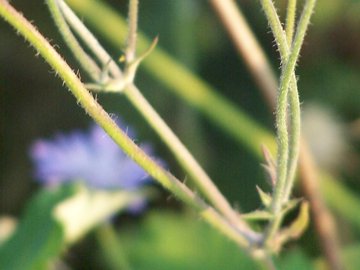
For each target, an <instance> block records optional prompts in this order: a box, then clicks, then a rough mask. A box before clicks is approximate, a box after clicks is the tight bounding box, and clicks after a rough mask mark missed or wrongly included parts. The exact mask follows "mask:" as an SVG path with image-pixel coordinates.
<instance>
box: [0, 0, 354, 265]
mask: <svg viewBox="0 0 360 270" xmlns="http://www.w3.org/2000/svg"><path fill="white" fill-rule="evenodd" d="M106 2H107V3H108V4H110V5H112V6H113V7H114V9H116V10H118V11H119V12H120V13H122V14H124V15H125V14H126V9H127V1H125V0H121V1H119V0H111V1H110V0H107V1H106ZM237 2H238V4H239V5H240V6H241V7H242V9H243V12H244V14H245V16H246V18H247V19H248V21H249V23H250V25H251V27H252V29H253V30H254V32H255V34H256V36H257V37H258V39H259V40H260V43H261V44H262V45H263V47H264V49H265V51H266V53H267V54H268V56H269V59H270V60H271V62H272V65H273V67H274V70H275V71H276V72H278V71H279V61H278V60H279V56H278V54H277V51H276V50H275V44H274V42H273V37H272V35H271V33H270V31H269V28H268V26H267V23H266V21H265V16H264V15H263V13H262V11H261V9H260V5H259V3H258V2H257V1H253V0H238V1H237ZM276 2H277V4H278V7H279V11H280V12H283V11H284V10H285V4H286V0H281V1H276ZM300 2H302V1H300ZM140 3H141V5H140V21H139V28H140V29H141V30H142V31H143V32H145V33H146V34H147V35H148V36H149V37H155V36H156V35H159V38H160V41H159V46H160V47H161V48H163V49H165V50H166V51H167V52H169V53H170V54H171V55H172V56H174V57H175V58H176V59H178V61H179V62H181V63H183V64H184V65H185V66H187V67H188V68H189V69H190V70H192V71H194V72H195V73H196V74H198V75H199V76H200V77H201V78H203V79H204V80H206V81H207V82H209V83H210V84H211V85H213V86H215V87H216V89H219V91H221V94H222V95H224V96H226V97H227V98H229V99H231V100H232V101H233V102H235V103H236V104H238V106H240V107H241V108H243V109H244V110H245V111H246V112H247V113H248V114H249V115H251V116H252V117H254V118H255V119H256V120H257V121H258V122H259V123H260V124H262V125H264V126H265V127H267V128H268V129H270V130H272V131H274V125H273V115H272V114H270V113H269V112H268V109H267V105H266V104H265V102H264V101H263V99H262V97H261V94H260V92H259V90H258V89H257V88H256V86H255V83H254V81H253V80H252V78H251V77H250V75H249V72H248V71H247V69H246V67H245V65H244V63H243V62H242V60H241V59H240V58H239V57H238V56H237V53H236V51H235V49H234V47H233V45H232V43H231V41H230V39H229V37H228V35H227V33H226V32H225V31H224V28H223V26H222V25H221V23H220V21H219V20H218V18H217V17H216V15H215V13H214V11H213V10H212V9H211V7H210V5H209V3H208V2H207V1H200V0H174V1H168V0H152V1H140ZM12 4H13V5H14V6H15V7H16V8H17V9H18V10H21V11H22V12H23V13H24V14H25V16H26V17H27V18H28V19H30V20H32V21H33V22H34V23H35V25H37V27H38V29H39V30H40V31H41V32H42V33H43V34H44V35H45V36H46V37H47V38H48V39H50V40H52V41H51V42H52V44H56V45H57V46H58V49H59V50H60V51H61V52H62V53H63V56H64V58H65V59H66V60H67V61H68V62H69V63H70V65H71V66H72V67H73V68H74V69H75V70H76V69H78V65H77V63H76V62H75V61H74V59H73V57H72V56H71V54H70V53H69V51H68V50H67V48H66V46H65V44H64V43H63V41H62V39H61V38H60V36H59V34H58V33H57V32H56V29H55V27H54V24H53V22H52V20H51V18H50V16H49V12H48V10H47V7H46V6H45V4H44V3H43V2H42V1H21V0H13V1H12ZM359 14H360V1H357V0H332V1H326V0H319V1H318V5H317V8H316V12H315V15H314V17H313V20H312V22H313V24H312V26H311V28H310V31H309V33H308V35H307V38H306V42H305V45H304V48H303V50H302V56H301V60H300V64H299V65H298V69H297V74H298V76H299V90H300V95H301V100H302V108H303V111H304V132H305V136H307V138H308V140H309V141H310V145H312V146H313V151H314V155H315V157H316V158H317V159H318V160H317V161H318V164H320V166H322V167H323V168H325V169H327V170H330V171H331V172H332V173H333V174H335V175H336V176H339V177H340V178H341V179H343V181H344V183H345V184H346V185H347V186H349V187H351V189H352V190H353V191H354V192H355V193H357V194H360V179H359V175H360V166H359V162H360V159H359V150H360V148H359V146H360V143H359V142H360V117H359V115H360V106H359V104H360V91H359V85H360V64H359V63H360V50H359V46H360V16H359ZM94 16H96V15H94ZM99 20H101V18H99ZM101 42H102V43H103V44H104V46H105V47H106V48H107V49H108V50H109V51H110V52H111V54H112V55H113V56H114V57H115V58H117V57H118V56H120V54H121V49H122V48H114V47H111V45H110V44H107V43H106V42H105V41H103V40H101ZM83 79H84V80H85V81H86V80H87V78H86V77H85V76H83ZM136 83H137V85H138V86H139V88H140V89H141V90H142V92H143V93H144V95H145V96H146V97H147V98H148V99H149V100H150V102H151V103H152V104H153V105H154V107H155V108H156V109H157V110H158V111H159V113H160V115H162V116H163V117H164V119H165V120H166V122H167V123H168V124H169V125H170V127H172V128H173V129H174V130H175V132H176V133H177V134H178V135H179V137H180V138H181V139H182V141H183V142H185V144H186V145H187V146H188V147H189V148H190V149H191V151H192V152H193V154H194V155H195V157H197V158H198V160H199V161H200V163H201V164H202V165H203V166H204V167H205V169H206V171H208V173H209V175H210V176H211V177H212V178H213V179H214V180H215V181H216V184H217V185H218V186H219V187H220V189H221V190H222V191H223V192H224V194H225V195H226V196H227V197H228V198H229V199H230V200H231V201H232V202H234V203H235V204H236V205H239V206H241V209H242V210H244V211H249V210H251V209H254V208H257V207H258V206H259V205H260V204H259V200H258V197H257V193H256V190H255V185H260V186H262V187H264V188H266V189H267V188H269V187H268V186H267V183H266V181H265V180H264V179H265V176H264V172H263V170H262V168H261V166H260V164H259V162H258V160H257V159H256V158H255V157H254V156H253V155H251V154H249V152H248V151H247V150H246V149H245V148H242V147H239V146H238V144H236V143H234V141H233V140H232V139H231V138H229V137H228V136H227V135H226V134H224V133H223V132H221V131H220V130H218V128H217V127H215V126H214V125H213V124H211V123H209V122H208V121H207V120H206V119H205V118H204V117H202V116H201V115H200V114H199V113H198V112H196V111H195V110H194V109H193V108H191V107H189V106H188V105H186V104H185V103H184V102H182V101H180V100H178V99H177V98H176V97H175V96H173V95H171V94H170V93H169V92H168V91H166V89H164V87H163V86H162V85H161V84H159V83H158V82H157V81H156V80H154V79H153V78H152V77H151V76H150V75H149V74H147V73H146V71H144V70H143V69H142V68H140V70H139V73H138V75H137V78H136ZM98 100H99V101H100V102H101V104H103V105H104V107H105V108H106V109H107V110H108V111H109V112H111V113H113V114H114V115H118V116H120V117H121V118H124V119H125V120H126V122H128V123H129V124H131V126H133V127H134V128H135V129H136V130H137V133H138V135H139V140H146V141H151V142H152V143H153V144H154V146H155V149H156V151H157V153H158V154H159V155H160V156H162V157H163V158H164V159H165V160H166V161H167V162H168V164H169V167H170V170H171V171H172V172H173V173H174V174H175V175H177V176H179V178H180V179H186V176H185V175H184V174H183V172H182V170H181V169H180V168H179V167H178V166H177V164H176V162H175V160H174V159H173V158H172V157H171V154H170V153H169V152H168V150H166V149H165V147H164V146H163V144H162V143H161V142H160V140H159V139H158V138H157V136H156V135H155V134H154V132H153V131H151V130H150V128H149V127H148V125H147V124H146V123H145V122H144V121H143V120H142V119H141V117H140V116H139V115H138V114H137V112H136V111H135V110H134V109H133V108H131V106H129V104H128V103H127V102H126V100H125V99H124V98H122V97H121V96H117V95H99V96H98ZM89 123H90V120H89V118H88V117H87V116H86V115H85V114H84V112H83V110H82V109H81V108H80V107H79V106H77V104H76V102H75V100H74V98H73V97H72V96H71V95H70V94H69V93H68V91H67V90H66V89H65V88H64V87H62V84H61V81H60V80H58V79H57V78H55V76H54V74H53V72H52V71H50V69H49V67H48V66H47V65H46V64H44V61H43V60H42V59H40V58H39V57H36V56H34V51H33V50H32V49H30V48H29V46H28V44H26V43H24V42H23V40H21V38H19V37H18V36H16V35H15V34H14V31H13V30H12V29H11V28H10V27H9V26H8V25H6V24H5V23H4V22H3V21H0V214H1V215H13V216H19V214H20V213H22V211H23V209H24V205H25V204H26V202H27V201H28V200H29V198H30V197H31V195H32V194H33V192H34V191H35V190H37V189H38V188H39V186H38V184H37V183H36V181H35V179H33V177H32V167H31V163H30V160H29V156H28V150H29V145H30V144H31V143H32V142H33V141H34V140H35V139H37V138H39V137H49V136H52V135H53V134H55V133H57V132H59V131H68V130H72V129H82V128H86V127H88V126H89ZM259 147H260V146H259ZM296 192H297V193H298V194H301V191H300V190H297V191H296ZM167 196H168V195H166V194H164V196H163V200H159V201H157V202H155V203H154V205H153V206H151V208H154V209H158V208H161V209H163V210H164V211H165V209H166V211H170V212H171V213H169V214H166V215H163V214H159V213H161V211H160V210H156V213H155V214H144V216H143V217H138V218H136V219H134V218H132V217H127V216H125V217H124V216H121V217H119V220H117V222H118V223H119V224H120V227H125V229H124V230H125V231H121V230H122V229H121V230H120V231H121V233H120V235H121V237H123V238H124V241H123V244H124V247H123V248H124V249H126V250H128V252H130V251H131V250H137V252H133V253H132V255H131V254H129V257H130V258H132V259H133V261H134V262H138V264H139V265H136V267H135V269H201V268H199V267H198V266H196V264H191V262H189V266H187V265H186V263H187V262H185V261H183V263H181V260H182V259H183V258H185V257H186V256H189V254H190V253H191V254H193V256H195V255H194V254H197V252H198V253H199V256H200V257H201V256H205V257H203V258H202V259H201V258H198V259H197V260H196V259H194V261H193V262H192V263H195V261H197V263H199V262H203V263H205V262H206V263H210V262H211V263H214V264H215V266H216V257H213V255H214V254H217V252H220V251H219V249H215V248H214V247H213V246H212V244H211V243H214V245H215V246H216V245H217V243H218V241H220V242H221V241H222V242H223V243H222V244H221V246H222V247H224V250H223V251H221V252H224V254H226V256H227V257H228V258H232V255H231V254H233V253H234V256H235V255H236V252H234V251H233V250H234V247H233V246H231V244H230V243H227V241H226V240H225V241H224V240H219V239H218V238H216V236H211V237H212V238H211V237H210V238H209V236H207V235H206V234H207V233H208V232H207V230H209V229H207V227H206V226H203V224H198V223H193V222H192V221H193V220H195V219H194V218H192V219H190V220H189V218H188V217H187V216H188V215H190V216H191V215H192V214H188V213H187V212H185V214H184V215H185V217H180V216H179V215H174V213H173V212H179V211H180V209H181V207H180V206H179V205H178V204H177V203H176V202H175V200H173V199H171V200H170V201H169V200H168V198H167ZM300 196H301V195H300ZM153 211H155V210H153ZM181 211H184V210H181ZM177 219H178V221H176V220H177ZM182 219H183V220H182ZM179 222H180V223H179ZM183 223H184V224H183ZM337 223H338V225H339V228H341V230H340V235H341V239H342V244H343V245H344V246H346V245H348V244H351V245H354V244H356V243H357V242H358V241H359V237H360V231H359V230H358V229H355V228H353V227H351V225H350V224H348V222H347V221H345V220H341V219H338V220H337ZM159 224H160V225H159ZM165 224H167V225H168V226H166V225H165ZM180 224H181V225H180ZM160 227H161V228H166V229H164V231H159V230H160ZM199 228H200V229H199ZM204 228H205V229H204ZM182 229H183V230H182ZM126 230H127V231H126ZM129 230H130V231H129ZM179 231H181V232H179ZM186 231H189V232H188V233H185V232H186ZM182 234H184V237H183V236H182ZM191 235H193V236H191ZM150 236H151V237H152V238H151V239H148V238H149V237H150ZM168 237H173V238H171V239H173V240H171V241H174V242H177V243H179V246H178V247H175V246H172V248H169V249H167V248H166V247H170V246H171V244H170V242H169V244H168V245H167V246H165V247H163V246H161V245H166V242H165V241H170V240H169V238H168ZM185 237H189V240H188V241H189V242H190V241H194V238H196V239H197V241H198V242H197V244H196V245H194V246H192V245H190V243H189V244H188V245H187V244H186V240H185V239H184V238H185ZM214 237H215V238H214ZM94 238H95V236H94V235H92V236H90V237H87V238H86V239H84V240H82V241H81V242H80V243H79V244H77V245H76V246H75V247H74V248H73V252H74V254H78V255H79V256H80V258H86V260H88V259H89V258H90V257H91V256H89V254H92V253H94V252H96V250H97V249H96V248H93V246H94V245H96V244H95V242H96V241H95V239H94ZM213 238H214V239H213ZM144 239H145V240H146V242H145V243H146V244H144V245H143V243H144V242H143V241H144ZM166 239H167V240H166ZM162 240H164V241H162ZM181 245H185V246H183V247H182V246H181ZM227 245H230V247H226V246H227ZM128 247H129V249H127V248H128ZM176 248H177V249H178V250H172V249H176ZM190 248H191V249H190ZM196 249H198V250H196ZM203 249H206V250H207V251H206V253H205V254H207V255H204V254H203V253H202V252H201V251H202V250H203ZM213 249H215V250H213ZM300 249H301V251H299V250H300ZM94 250H95V251H94ZM129 250H130V251H129ZM149 250H154V254H153V255H154V256H152V257H151V258H149V257H147V258H143V259H134V258H133V257H131V256H135V257H136V256H140V257H141V256H145V255H144V254H143V252H145V253H146V252H149ZM184 250H186V252H185V253H186V254H185V253H184V254H183V253H181V252H184ZM294 250H295V251H296V252H295V255H293V257H291V256H290V255H289V256H288V257H287V258H288V259H287V260H290V258H294V260H295V261H296V260H300V261H301V262H302V263H305V265H306V260H301V259H298V258H299V257H301V258H303V257H306V256H310V257H311V259H313V258H316V257H317V256H318V255H320V254H321V252H320V251H319V250H318V244H317V243H316V237H314V231H313V229H312V228H310V229H309V230H308V231H307V233H306V234H305V236H304V237H303V238H302V239H301V240H300V241H299V242H298V243H294V244H291V245H290V248H289V251H288V252H290V254H291V252H294ZM157 252H159V253H157ZM161 252H169V253H171V252H173V253H174V254H180V255H181V257H180V258H175V257H171V256H170V255H169V257H168V256H165V255H164V253H161ZM178 252H180V253H178ZM159 254H160V255H159ZM161 254H163V255H161ZM304 254H307V255H306V256H305V255H304ZM180 255H179V256H180ZM219 256H220V257H221V255H219ZM226 256H225V255H224V257H223V258H225V257H226ZM75 257H76V255H73V254H72V253H71V252H69V253H68V254H67V256H66V259H67V260H68V261H69V262H70V264H73V265H79V264H80V263H81V261H83V259H80V260H79V258H77V259H76V258H75ZM145 257H146V256H145ZM235 257H236V256H235ZM353 257H355V256H353ZM164 258H167V259H168V260H171V258H172V259H173V260H174V261H177V260H179V263H180V264H179V266H176V265H174V261H173V262H172V263H171V262H166V261H164ZM209 258H211V259H212V260H210V261H209ZM92 260H93V261H95V262H94V263H89V265H92V266H91V267H93V268H90V266H89V268H86V269H104V268H99V267H100V266H99V265H101V259H99V261H97V258H96V257H95V258H94V257H93V258H92ZM147 260H150V261H147ZM234 260H235V263H234V267H233V268H232V266H231V267H230V265H231V263H232V260H231V259H229V261H228V262H229V268H227V269H237V268H236V267H235V265H236V263H238V262H239V258H237V259H234ZM309 260H310V259H309ZM219 261H221V260H219ZM159 262H164V263H165V264H166V263H168V265H169V266H170V265H171V268H166V267H165V266H164V265H163V266H156V265H154V266H153V267H152V268H146V267H145V268H144V266H143V265H141V263H145V265H152V264H156V263H159ZM249 263H250V264H251V262H249ZM96 265H97V266H96ZM190 265H191V266H190ZM202 265H204V264H202ZM185 266H186V267H185ZM215 266H213V267H214V268H211V269H218V268H219V267H220V266H221V264H220V266H219V265H218V267H215ZM161 267H165V268H161ZM249 267H250V266H249ZM79 269H81V268H79ZM203 269H210V266H209V267H205V268H203ZM244 269H251V268H244ZM284 269H286V266H284ZM288 269H290V268H288ZM291 269H295V268H291ZM299 269H304V268H299Z"/></svg>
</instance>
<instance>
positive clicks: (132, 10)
mask: <svg viewBox="0 0 360 270" xmlns="http://www.w3.org/2000/svg"><path fill="white" fill-rule="evenodd" d="M138 8H139V1H138V0H130V2H129V13H128V21H129V22H128V24H129V30H128V31H129V34H128V38H127V42H126V43H127V44H126V62H128V63H131V62H132V61H133V60H134V59H135V55H136V38H137V25H138Z"/></svg>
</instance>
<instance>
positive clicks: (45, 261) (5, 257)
mask: <svg viewBox="0 0 360 270" xmlns="http://www.w3.org/2000/svg"><path fill="white" fill-rule="evenodd" d="M73 192H74V190H73V188H71V187H69V186H67V187H60V188H58V189H52V190H41V191H40V192H39V193H37V194H36V196H35V197H34V198H33V199H32V200H31V201H30V203H29V204H28V207H27V208H26V210H25V214H24V216H23V218H22V219H21V220H20V222H19V224H18V227H17V229H16V231H15V232H14V234H13V235H12V237H11V238H10V239H8V240H7V241H6V242H5V243H4V244H3V245H2V246H1V247H0V265H1V269H2V270H30V269H31V270H41V269H48V267H49V264H50V263H51V261H52V260H53V259H54V258H56V257H57V256H58V255H59V254H60V253H61V251H62V249H63V248H64V242H63V232H62V229H61V226H60V225H59V224H58V223H57V222H56V221H55V219H54V218H53V217H52V210H53V208H54V206H55V205H57V204H58V203H59V202H61V201H62V200H64V199H66V198H68V197H69V196H70V195H72V194H73Z"/></svg>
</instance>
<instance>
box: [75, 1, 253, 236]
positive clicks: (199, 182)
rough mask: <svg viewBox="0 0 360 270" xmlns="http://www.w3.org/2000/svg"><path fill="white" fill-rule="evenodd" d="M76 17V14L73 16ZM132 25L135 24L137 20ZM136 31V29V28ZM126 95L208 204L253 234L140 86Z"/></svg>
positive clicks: (133, 86)
mask: <svg viewBox="0 0 360 270" xmlns="http://www.w3.org/2000/svg"><path fill="white" fill-rule="evenodd" d="M130 4H131V5H134V3H130ZM131 8H132V6H130V9H131ZM129 13H134V11H130V12H129ZM135 13H136V12H135ZM73 16H76V15H75V14H74V15H73ZM130 21H133V19H131V18H130ZM79 23H81V22H78V23H77V24H79ZM133 23H136V21H135V22H133ZM81 24H82V23H81ZM78 27H79V26H78ZM82 28H86V27H85V26H84V25H82V26H81V28H79V29H82ZM133 28H134V26H133ZM134 29H136V27H135V28H134ZM79 35H81V33H79ZM87 36H88V39H89V37H91V36H92V34H91V33H90V32H89V33H88V34H87ZM97 46H101V45H100V44H99V45H97ZM102 50H103V49H98V48H94V53H96V52H98V51H102ZM99 57H101V56H99ZM109 57H110V56H109ZM117 68H118V67H117ZM118 69H119V68H118ZM119 70H120V69H119ZM119 72H121V71H119ZM125 93H126V96H127V98H128V99H129V100H130V102H131V103H132V104H133V105H134V107H135V108H136V109H137V110H138V111H139V112H140V113H141V114H142V116H143V117H144V118H145V119H146V120H147V122H148V123H149V124H150V126H151V127H152V128H153V129H154V130H155V131H156V132H157V134H158V135H159V136H160V137H161V139H162V140H163V141H164V142H165V144H166V145H167V146H168V147H169V149H170V150H171V151H172V153H173V154H174V155H175V157H176V158H177V160H178V161H179V163H180V165H181V166H182V167H183V168H184V169H185V171H186V172H188V173H189V175H190V178H191V179H192V180H193V182H194V183H195V184H196V186H197V187H198V188H199V189H200V191H201V192H202V194H204V196H205V197H206V198H207V199H208V200H209V202H211V203H212V205H214V207H215V208H216V209H217V210H218V211H220V212H221V213H222V214H223V215H224V216H225V217H226V218H227V219H228V220H229V221H230V222H231V223H232V224H234V225H236V226H238V227H239V228H240V229H241V230H247V231H250V229H249V227H248V226H247V224H246V223H245V222H243V221H241V220H240V219H239V216H238V213H237V212H236V211H235V210H234V209H233V208H232V207H231V205H230V203H229V202H228V201H227V200H226V198H225V197H224V196H223V195H222V194H221V192H220V191H219V190H218V188H217V187H216V185H215V184H214V183H213V181H212V180H211V179H210V177H209V176H208V175H207V174H206V172H205V171H204V170H203V169H202V167H201V166H200V165H199V164H198V163H197V161H196V160H195V158H194V157H193V156H192V155H191V153H190V152H189V151H188V150H187V148H186V147H185V146H184V145H183V144H182V143H181V141H180V140H179V139H178V137H177V136H176V135H175V134H174V133H173V132H172V130H171V129H170V128H169V127H168V126H167V125H166V123H165V122H164V121H163V119H162V118H161V117H160V116H159V114H158V113H156V111H155V110H154V109H153V108H152V106H151V105H150V104H149V103H148V102H147V100H146V99H145V98H144V97H143V96H142V94H141V93H140V91H139V90H138V89H137V87H136V86H135V85H133V84H130V85H129V87H128V90H127V91H125Z"/></svg>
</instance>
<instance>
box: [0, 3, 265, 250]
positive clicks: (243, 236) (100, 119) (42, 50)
mask: <svg viewBox="0 0 360 270" xmlns="http://www.w3.org/2000/svg"><path fill="white" fill-rule="evenodd" d="M0 16H1V17H3V19H4V20H5V21H6V22H8V23H9V24H10V25H12V26H13V27H14V28H15V29H16V31H17V32H18V33H19V34H21V35H22V36H23V37H24V38H25V39H26V40H27V41H28V42H29V43H30V44H31V45H32V46H33V47H34V48H35V49H36V50H37V51H38V53H39V54H40V55H41V56H42V57H43V58H44V59H45V61H46V62H47V63H48V64H49V65H50V66H51V67H52V68H53V69H54V70H55V71H56V72H57V73H58V75H59V76H60V77H61V78H62V80H63V81H64V83H65V84H66V85H67V86H68V87H69V89H70V91H71V92H72V94H73V95H74V96H75V98H76V100H77V102H78V103H79V104H80V105H81V106H82V107H83V108H84V109H85V111H86V112H87V113H88V114H89V115H90V116H91V117H92V118H93V119H94V120H95V122H97V123H98V124H99V125H100V126H101V127H102V128H103V129H104V130H105V131H106V132H107V133H108V134H109V136H110V137H111V138H112V139H113V140H114V142H116V144H118V145H119V146H120V147H121V148H122V150H123V151H124V152H125V153H126V154H127V155H129V156H130V157H131V159H133V160H134V161H135V162H137V163H138V164H139V165H140V166H141V167H142V168H144V170H145V171H147V172H148V173H149V175H151V176H152V177H153V178H154V179H155V180H157V181H158V182H159V183H160V184H161V185H162V186H164V187H165V188H166V189H168V190H169V191H170V192H172V193H173V194H174V195H175V196H176V197H178V198H179V199H180V200H181V201H183V202H185V203H186V204H188V205H189V206H190V207H192V208H194V209H195V210H196V211H197V212H198V213H199V215H200V216H201V217H202V218H204V220H205V221H207V222H208V223H209V224H211V225H212V226H214V227H215V228H216V229H218V230H219V231H220V232H222V233H223V234H224V235H226V236H227V237H228V238H229V239H231V240H233V241H235V242H236V243H237V244H239V245H240V246H242V247H245V248H248V247H249V244H250V243H251V242H252V241H255V240H258V239H253V237H252V236H253V235H254V234H253V233H252V232H250V234H251V235H250V236H249V235H248V232H242V231H239V230H238V229H236V228H234V227H233V226H231V225H230V224H229V223H228V222H227V221H226V220H225V219H224V218H222V217H221V216H220V215H219V213H218V212H217V211H215V210H214V209H213V208H211V207H209V206H208V205H207V204H206V203H205V202H204V201H202V200H201V199H200V198H199V197H198V196H197V195H196V194H194V193H193V192H192V191H191V190H189V189H188V188H187V187H186V186H185V185H184V184H183V183H181V182H180V181H179V180H177V179H176V178H175V177H174V176H173V175H172V174H170V173H169V172H168V171H167V170H165V169H163V168H161V167H160V166H159V165H158V164H157V163H156V162H155V161H153V160H152V159H151V158H150V157H148V156H147V155H146V153H145V152H144V151H143V150H141V149H140V148H139V147H138V146H137V145H136V144H135V143H134V142H133V141H132V140H131V139H130V138H129V137H127V135H126V134H125V133H124V132H123V131H122V130H121V129H119V127H118V126H117V125H116V123H115V122H114V121H113V120H112V119H111V117H110V116H109V115H108V114H107V113H106V111H104V109H103V108H102V107H101V105H100V104H98V103H97V101H96V100H95V99H94V97H93V96H92V95H91V94H90V93H89V92H88V91H87V90H86V88H85V87H84V85H83V84H82V83H81V81H80V80H79V78H78V77H77V76H76V74H75V73H74V72H73V71H72V69H71V68H70V67H69V66H68V65H67V63H66V62H65V61H64V60H63V59H62V57H61V56H60V55H59V54H58V53H57V52H56V51H55V49H54V48H53V47H52V46H51V45H50V44H49V43H48V41H47V40H46V39H45V38H44V37H43V36H42V35H41V34H40V33H39V32H38V31H37V30H36V28H35V27H34V26H33V25H32V24H31V23H29V22H28V21H27V20H26V19H25V18H24V17H23V16H22V15H21V14H20V13H18V12H17V11H16V10H15V9H14V8H13V7H12V6H11V5H10V4H9V3H8V2H7V1H6V0H0Z"/></svg>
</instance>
